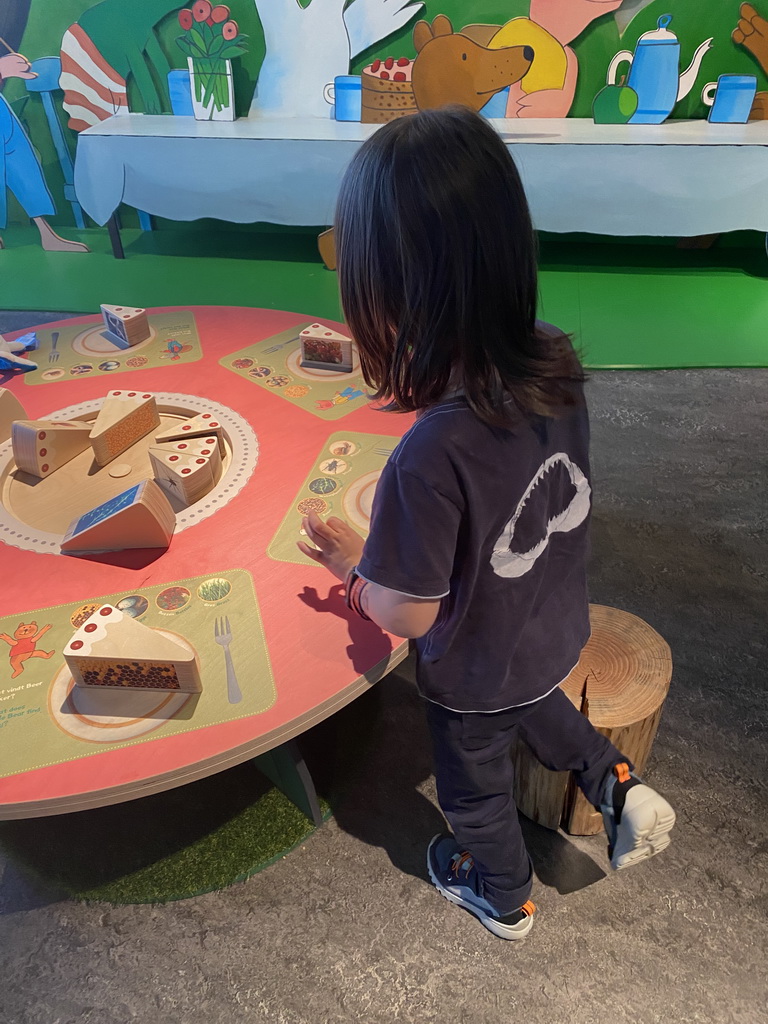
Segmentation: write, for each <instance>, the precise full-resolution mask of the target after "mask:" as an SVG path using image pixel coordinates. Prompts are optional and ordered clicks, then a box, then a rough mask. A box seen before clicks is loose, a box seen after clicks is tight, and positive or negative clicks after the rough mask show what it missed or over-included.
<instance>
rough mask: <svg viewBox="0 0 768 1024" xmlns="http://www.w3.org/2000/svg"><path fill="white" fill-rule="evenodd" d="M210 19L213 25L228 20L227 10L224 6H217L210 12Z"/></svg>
mask: <svg viewBox="0 0 768 1024" xmlns="http://www.w3.org/2000/svg"><path fill="white" fill-rule="evenodd" d="M211 17H212V18H213V21H214V24H215V25H220V24H221V23H222V21H228V20H229V8H228V7H227V6H226V4H217V5H216V7H214V8H213V10H212V11H211Z"/></svg>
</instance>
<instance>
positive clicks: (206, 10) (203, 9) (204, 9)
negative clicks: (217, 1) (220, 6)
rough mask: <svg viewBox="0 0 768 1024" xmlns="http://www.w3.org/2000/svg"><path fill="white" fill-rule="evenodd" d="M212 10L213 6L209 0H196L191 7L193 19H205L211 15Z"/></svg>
mask: <svg viewBox="0 0 768 1024" xmlns="http://www.w3.org/2000/svg"><path fill="white" fill-rule="evenodd" d="M212 10H213V8H212V7H211V5H210V2H209V0H197V3H196V4H195V5H194V7H193V8H192V17H193V18H194V19H195V21H207V20H208V18H210V16H211V11H212Z"/></svg>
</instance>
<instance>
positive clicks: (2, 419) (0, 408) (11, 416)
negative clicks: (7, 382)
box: [0, 388, 27, 444]
mask: <svg viewBox="0 0 768 1024" xmlns="http://www.w3.org/2000/svg"><path fill="white" fill-rule="evenodd" d="M26 415H27V414H26V412H25V411H24V406H23V405H22V404H21V402H20V401H19V400H18V398H17V397H16V395H14V394H13V392H12V391H9V390H8V388H0V444H2V443H3V442H4V441H7V440H8V438H9V437H10V436H11V425H12V424H13V421H14V420H23V419H24V417H25V416H26Z"/></svg>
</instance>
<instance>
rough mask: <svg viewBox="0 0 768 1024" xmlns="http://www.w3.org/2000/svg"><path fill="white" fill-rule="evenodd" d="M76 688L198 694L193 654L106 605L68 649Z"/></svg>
mask: <svg viewBox="0 0 768 1024" xmlns="http://www.w3.org/2000/svg"><path fill="white" fill-rule="evenodd" d="M64 660H65V661H66V663H67V666H68V667H69V670H70V672H71V673H72V678H73V679H74V680H75V683H77V685H78V686H87V687H98V688H100V689H113V690H124V689H134V690H172V691H181V692H183V693H199V692H200V691H201V690H202V688H203V687H202V683H201V681H200V670H199V667H198V664H197V657H196V655H195V652H194V650H192V649H191V648H189V647H187V646H185V645H183V644H182V643H181V642H180V641H178V640H174V639H172V638H171V637H169V636H165V635H163V634H162V633H160V632H158V631H157V630H155V629H151V628H150V627H149V626H145V625H143V624H142V623H141V622H137V621H136V619H134V618H132V617H131V616H130V615H126V614H125V613H124V612H121V611H120V610H119V609H118V608H115V607H114V606H113V605H111V604H104V605H102V606H101V607H100V608H97V609H96V611H95V612H94V613H93V615H91V616H90V617H89V618H88V620H87V621H86V622H85V623H83V625H82V626H81V627H80V628H79V629H78V630H77V632H76V633H75V634H74V636H73V637H72V639H71V640H70V641H69V643H68V644H67V646H66V647H65V648H64Z"/></svg>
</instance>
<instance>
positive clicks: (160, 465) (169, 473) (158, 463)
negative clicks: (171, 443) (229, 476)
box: [149, 445, 217, 505]
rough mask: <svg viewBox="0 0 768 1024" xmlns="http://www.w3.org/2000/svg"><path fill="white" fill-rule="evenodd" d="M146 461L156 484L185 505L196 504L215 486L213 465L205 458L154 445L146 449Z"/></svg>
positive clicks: (215, 479) (215, 478)
mask: <svg viewBox="0 0 768 1024" xmlns="http://www.w3.org/2000/svg"><path fill="white" fill-rule="evenodd" d="M149 458H150V461H151V463H152V472H153V473H154V475H155V480H156V481H157V482H158V484H159V485H160V486H161V487H162V488H163V490H164V491H165V492H166V493H167V494H172V495H173V496H174V497H175V498H177V499H178V500H179V501H183V502H184V504H185V505H192V504H193V503H194V502H196V501H199V500H200V499H201V498H202V497H204V496H205V495H206V494H207V493H208V491H210V490H211V489H212V488H213V487H214V486H215V485H216V483H217V476H216V474H215V473H214V465H215V464H214V463H212V462H211V459H210V458H209V457H207V456H205V455H197V456H195V455H185V454H184V453H183V452H178V451H175V450H174V449H173V448H172V447H168V448H166V447H165V446H160V445H158V446H157V447H155V448H150V449H149Z"/></svg>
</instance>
